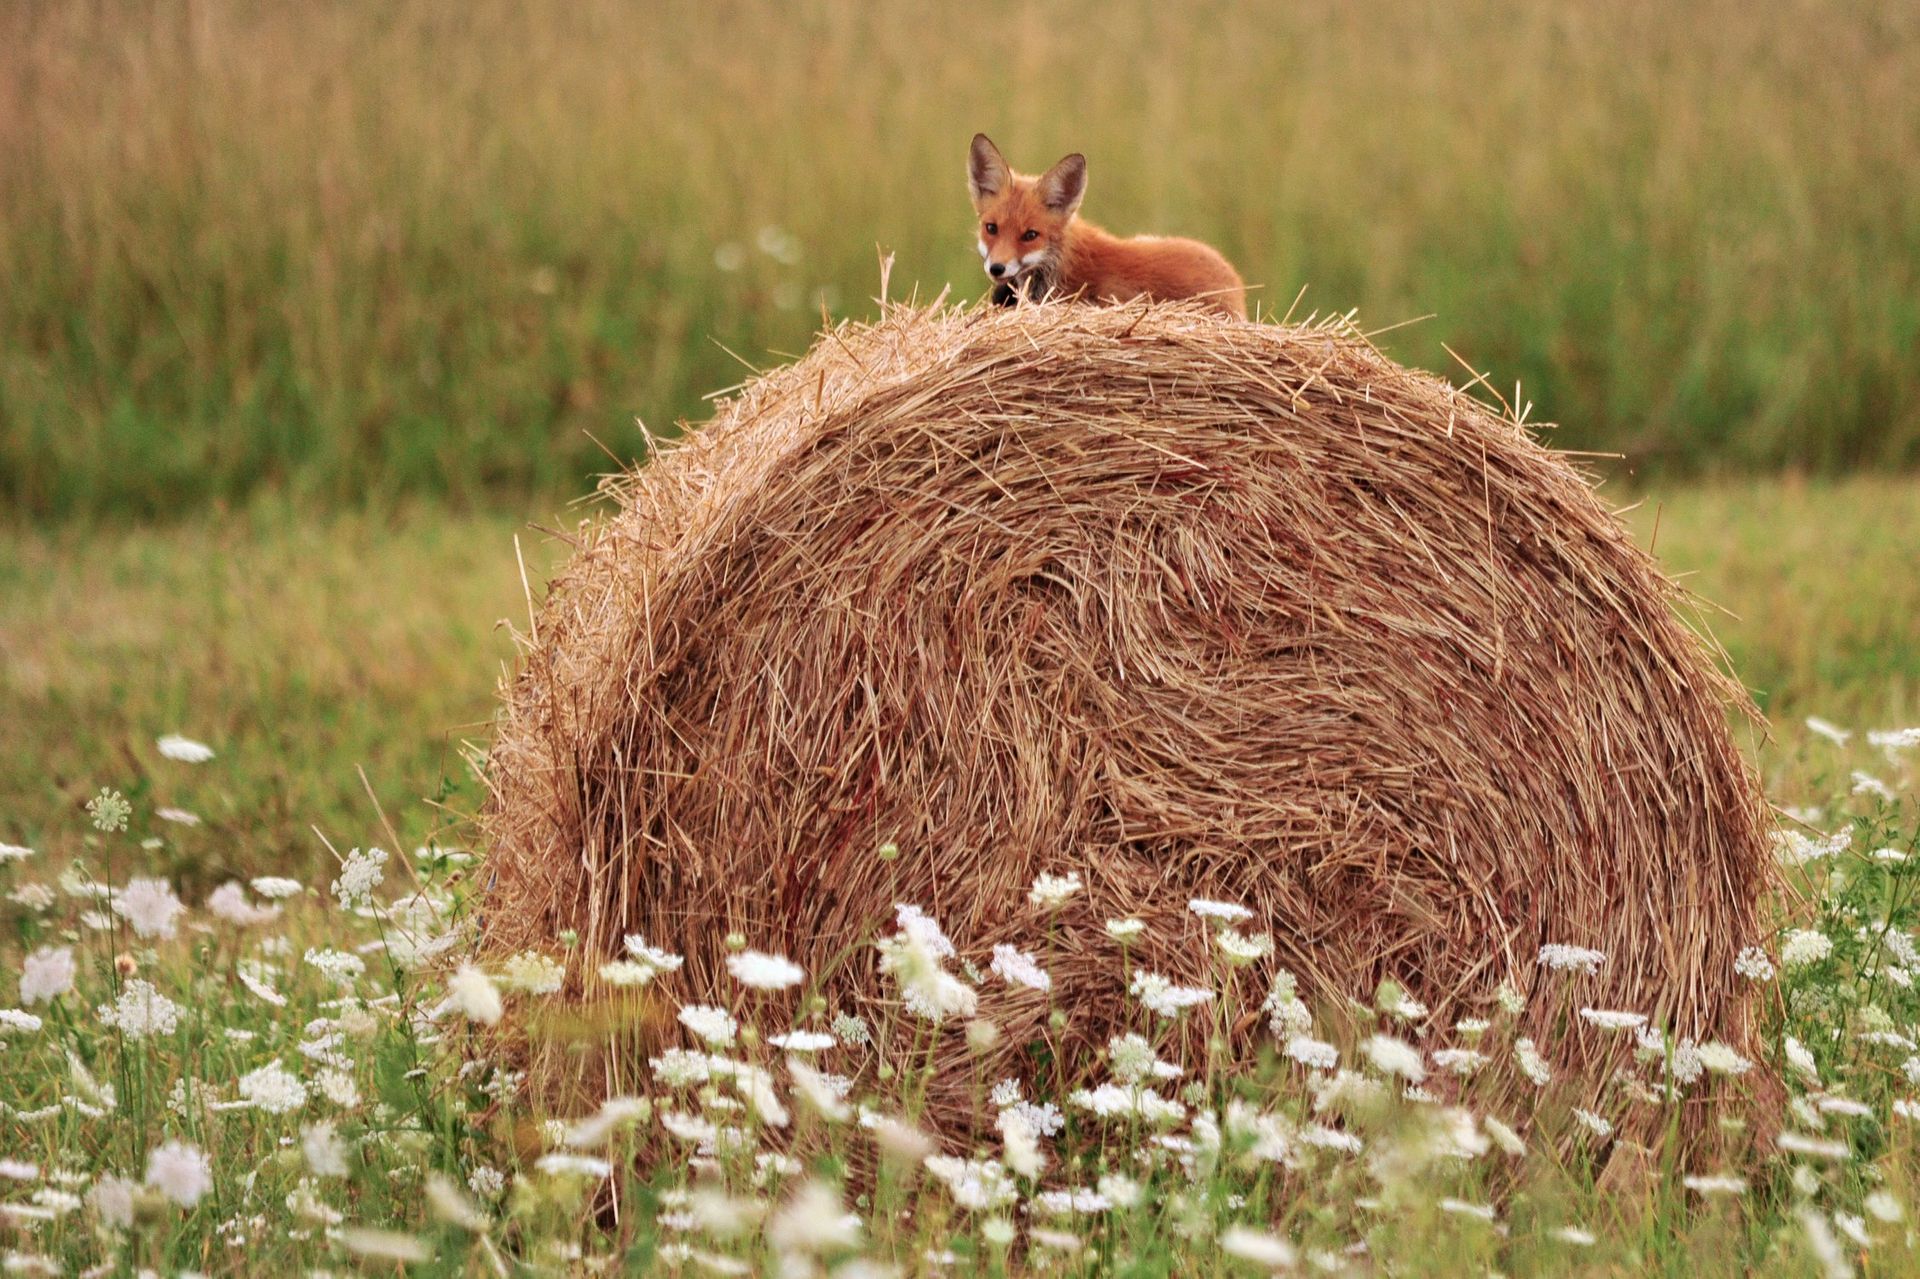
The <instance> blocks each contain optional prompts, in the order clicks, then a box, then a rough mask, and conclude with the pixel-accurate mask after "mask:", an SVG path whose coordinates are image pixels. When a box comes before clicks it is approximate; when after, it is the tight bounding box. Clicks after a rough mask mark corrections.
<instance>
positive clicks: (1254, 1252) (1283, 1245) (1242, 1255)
mask: <svg viewBox="0 0 1920 1279" xmlns="http://www.w3.org/2000/svg"><path fill="white" fill-rule="evenodd" d="M1220 1251H1222V1252H1224V1253H1226V1254H1227V1255H1228V1256H1229V1257H1233V1258H1235V1259H1237V1260H1240V1261H1249V1262H1252V1263H1253V1264H1254V1265H1256V1266H1263V1267H1265V1268H1266V1269H1268V1270H1289V1269H1292V1268H1293V1266H1295V1265H1296V1264H1298V1262H1299V1260H1300V1252H1299V1250H1298V1249H1297V1248H1295V1247H1294V1246H1293V1245H1292V1244H1290V1243H1288V1242H1287V1241H1286V1240H1285V1239H1282V1238H1280V1237H1279V1236H1277V1235H1270V1234H1268V1233H1266V1232H1265V1231H1262V1230H1254V1229H1252V1228H1251V1227H1248V1226H1228V1227H1227V1228H1226V1230H1224V1231H1222V1232H1221V1235H1220Z"/></svg>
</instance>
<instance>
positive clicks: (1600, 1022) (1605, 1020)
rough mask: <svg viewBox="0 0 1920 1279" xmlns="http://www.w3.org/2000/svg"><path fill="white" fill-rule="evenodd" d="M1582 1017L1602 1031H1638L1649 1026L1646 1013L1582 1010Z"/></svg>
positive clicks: (1607, 1009)
mask: <svg viewBox="0 0 1920 1279" xmlns="http://www.w3.org/2000/svg"><path fill="white" fill-rule="evenodd" d="M1580 1017H1581V1019H1582V1020H1584V1021H1586V1022H1587V1023H1588V1024H1589V1025H1593V1026H1598V1027H1599V1028H1600V1029H1602V1030H1638V1029H1640V1027H1642V1026H1644V1025H1646V1024H1647V1018H1646V1014H1644V1013H1629V1012H1620V1011H1617V1010H1615V1009H1611V1008H1582V1009H1581V1010H1580Z"/></svg>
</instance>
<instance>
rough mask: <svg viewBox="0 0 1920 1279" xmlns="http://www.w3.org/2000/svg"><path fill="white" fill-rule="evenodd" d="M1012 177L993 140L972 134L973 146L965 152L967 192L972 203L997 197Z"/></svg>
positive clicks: (981, 134) (982, 134) (985, 136)
mask: <svg viewBox="0 0 1920 1279" xmlns="http://www.w3.org/2000/svg"><path fill="white" fill-rule="evenodd" d="M1012 176H1013V173H1012V171H1011V170H1009V169H1008V168H1007V162H1006V161H1005V160H1002V159H1001V158H1000V148H998V147H996V146H994V145H993V140H992V139H991V138H989V137H987V135H986V134H984V133H976V134H974V135H973V146H972V147H971V148H970V149H969V150H968V151H967V191H968V192H969V193H970V194H971V195H972V196H973V202H974V203H975V204H979V203H980V202H981V201H982V200H985V199H987V198H988V197H989V196H995V195H999V194H1000V192H1002V191H1004V190H1005V189H1006V186H1007V180H1008V179H1009V178H1011V177H1012Z"/></svg>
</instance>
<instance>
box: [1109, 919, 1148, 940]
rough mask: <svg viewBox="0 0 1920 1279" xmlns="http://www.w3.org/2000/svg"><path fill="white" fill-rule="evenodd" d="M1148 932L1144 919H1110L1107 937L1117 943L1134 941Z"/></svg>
mask: <svg viewBox="0 0 1920 1279" xmlns="http://www.w3.org/2000/svg"><path fill="white" fill-rule="evenodd" d="M1146 931H1147V921H1146V920H1144V919H1134V918H1131V917H1129V918H1126V919H1109V920H1108V921H1107V936H1109V937H1111V938H1113V939H1114V940H1115V941H1132V940H1133V939H1134V938H1136V937H1138V936H1139V935H1140V934H1141V933H1144V932H1146Z"/></svg>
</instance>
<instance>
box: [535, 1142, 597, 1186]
mask: <svg viewBox="0 0 1920 1279" xmlns="http://www.w3.org/2000/svg"><path fill="white" fill-rule="evenodd" d="M533 1167H534V1170H535V1171H536V1172H542V1173H545V1174H546V1175H547V1176H549V1177H586V1178H588V1179H590V1180H593V1181H604V1180H605V1179H606V1178H608V1177H610V1176H612V1175H613V1165H612V1164H610V1163H608V1162H607V1161H606V1160H604V1159H601V1158H599V1157H597V1156H595V1155H577V1154H572V1153H569V1152H567V1151H564V1150H556V1151H551V1152H549V1153H547V1154H544V1155H541V1156H540V1157H539V1158H538V1159H536V1160H534V1161H533Z"/></svg>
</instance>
